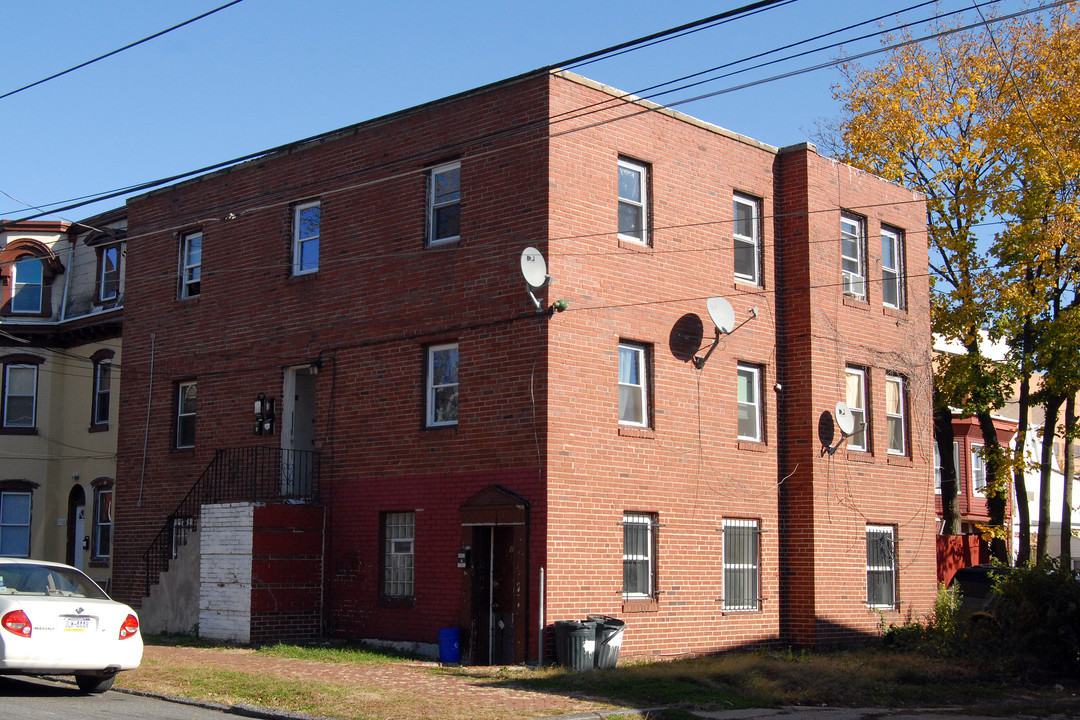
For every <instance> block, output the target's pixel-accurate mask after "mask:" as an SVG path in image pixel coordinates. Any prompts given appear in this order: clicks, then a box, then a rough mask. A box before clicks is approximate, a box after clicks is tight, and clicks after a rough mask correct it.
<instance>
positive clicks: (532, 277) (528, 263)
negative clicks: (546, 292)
mask: <svg viewBox="0 0 1080 720" xmlns="http://www.w3.org/2000/svg"><path fill="white" fill-rule="evenodd" d="M521 274H522V275H523V276H524V278H525V282H527V283H529V287H534V288H539V287H544V285H546V284H547V280H548V274H547V263H546V262H544V256H543V255H541V254H540V251H539V250H537V249H536V248H534V247H527V248H525V249H524V250H522V251H521Z"/></svg>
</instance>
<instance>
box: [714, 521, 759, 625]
mask: <svg viewBox="0 0 1080 720" xmlns="http://www.w3.org/2000/svg"><path fill="white" fill-rule="evenodd" d="M745 531H749V534H747V533H746V532H745ZM721 532H722V533H723V543H722V545H723V548H722V553H723V555H722V560H721V562H722V565H723V569H724V577H723V597H722V598H721V602H720V608H721V609H722V610H724V611H725V612H727V611H742V612H745V611H754V610H760V609H761V523H760V522H759V521H757V520H749V519H740V518H724V520H723V526H722V527H721ZM747 544H749V546H750V547H749V549H750V552H749V555H750V556H751V557H750V561H749V562H746V558H738V559H734V558H733V556H735V555H736V552H735V551H736V550H740V551H745V550H746V549H747V548H746V547H744V546H745V545H747ZM736 589H738V591H737V590H736ZM747 591H749V592H750V594H751V595H752V597H748V596H747Z"/></svg>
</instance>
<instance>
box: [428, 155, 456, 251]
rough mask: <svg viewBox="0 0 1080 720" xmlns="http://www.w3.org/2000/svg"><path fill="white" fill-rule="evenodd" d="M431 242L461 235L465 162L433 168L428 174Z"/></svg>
mask: <svg viewBox="0 0 1080 720" xmlns="http://www.w3.org/2000/svg"><path fill="white" fill-rule="evenodd" d="M427 205H428V208H427V210H428V213H427V214H428V245H439V244H441V243H447V242H452V241H454V240H457V239H458V238H460V237H461V163H460V162H452V163H447V164H446V165H439V166H438V167H434V168H432V169H431V171H430V173H429V175H428V203H427Z"/></svg>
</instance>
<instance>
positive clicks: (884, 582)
mask: <svg viewBox="0 0 1080 720" xmlns="http://www.w3.org/2000/svg"><path fill="white" fill-rule="evenodd" d="M866 604H867V605H869V606H870V607H873V608H882V609H884V608H893V607H896V537H895V534H894V531H893V528H892V527H891V526H888V525H867V526H866Z"/></svg>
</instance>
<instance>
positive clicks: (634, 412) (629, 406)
mask: <svg viewBox="0 0 1080 720" xmlns="http://www.w3.org/2000/svg"><path fill="white" fill-rule="evenodd" d="M619 423H620V424H622V425H634V426H636V427H647V426H648V424H649V367H648V353H647V351H646V348H645V346H644V345H638V344H635V343H626V342H624V343H619Z"/></svg>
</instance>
